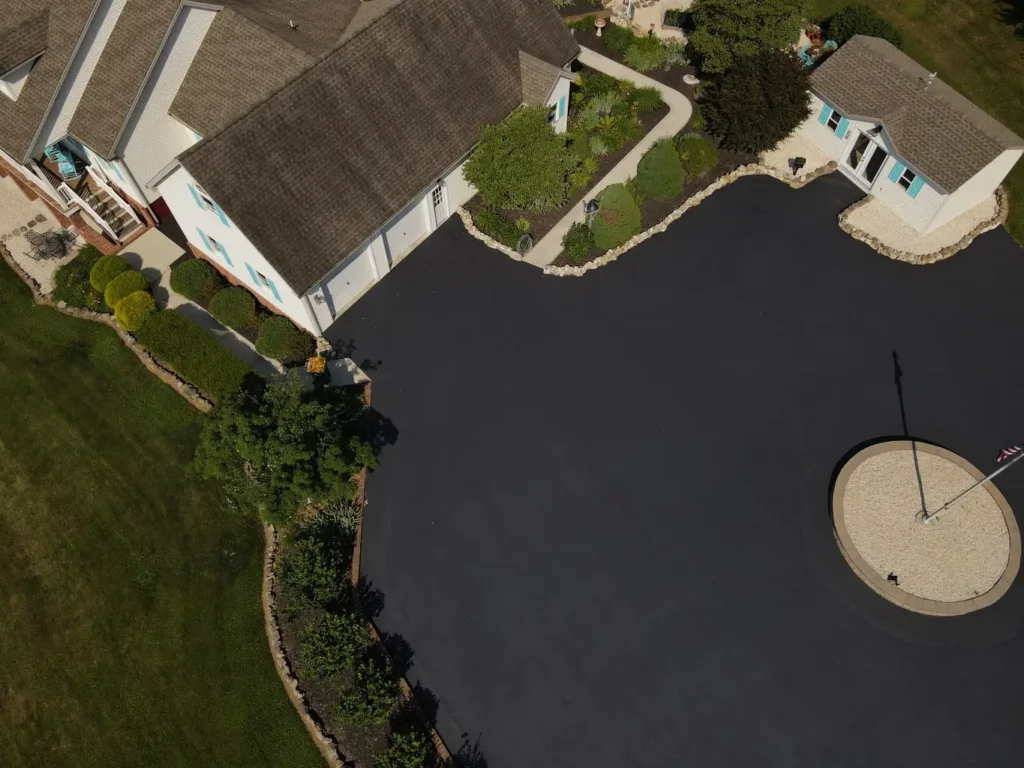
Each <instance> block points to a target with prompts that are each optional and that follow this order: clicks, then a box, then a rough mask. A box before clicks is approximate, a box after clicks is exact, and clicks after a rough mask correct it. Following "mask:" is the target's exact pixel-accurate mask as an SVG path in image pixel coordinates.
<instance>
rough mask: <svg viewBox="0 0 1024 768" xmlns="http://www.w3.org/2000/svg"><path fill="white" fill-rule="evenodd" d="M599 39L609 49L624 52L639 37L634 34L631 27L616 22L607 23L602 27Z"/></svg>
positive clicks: (619, 52)
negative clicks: (602, 30)
mask: <svg viewBox="0 0 1024 768" xmlns="http://www.w3.org/2000/svg"><path fill="white" fill-rule="evenodd" d="M601 39H602V40H604V46H605V48H607V49H608V50H609V51H615V52H616V53H618V54H625V53H626V51H627V50H629V47H630V46H631V45H633V44H634V43H636V41H637V40H639V39H641V38H638V37H637V36H636V35H634V34H633V30H631V29H628V28H626V27H620V26H619V25H618V24H609V25H608V26H607V27H605V28H604V32H603V33H602V34H601Z"/></svg>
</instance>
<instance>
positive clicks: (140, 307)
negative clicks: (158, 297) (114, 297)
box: [114, 291, 156, 333]
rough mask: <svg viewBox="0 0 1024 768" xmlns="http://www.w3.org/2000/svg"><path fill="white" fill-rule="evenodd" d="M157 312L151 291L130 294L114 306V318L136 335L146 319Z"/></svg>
mask: <svg viewBox="0 0 1024 768" xmlns="http://www.w3.org/2000/svg"><path fill="white" fill-rule="evenodd" d="M154 312H156V302H155V301H153V297H152V296H150V295H149V291H135V292H134V293H129V294H128V295H127V296H125V297H124V298H123V299H121V300H120V301H119V302H117V304H116V305H115V306H114V317H116V318H117V322H118V323H119V324H120V325H121V327H122V328H124V329H125V330H126V331H130V332H131V333H136V332H137V331H138V330H139V329H140V328H142V325H143V323H145V322H146V318H148V317H149V316H150V315H152V314H153V313H154Z"/></svg>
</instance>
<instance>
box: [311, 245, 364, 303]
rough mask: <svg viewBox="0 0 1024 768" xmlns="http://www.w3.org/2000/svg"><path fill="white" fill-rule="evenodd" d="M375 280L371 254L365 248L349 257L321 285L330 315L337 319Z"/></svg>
mask: <svg viewBox="0 0 1024 768" xmlns="http://www.w3.org/2000/svg"><path fill="white" fill-rule="evenodd" d="M375 279H376V278H375V277H374V275H373V254H372V253H371V251H370V249H369V248H367V249H366V250H365V251H363V252H362V253H357V254H355V255H354V256H350V257H349V259H348V260H347V261H346V262H345V263H344V264H342V266H341V268H340V269H339V270H338V271H337V272H335V273H334V274H333V275H332V276H331V277H329V278H328V279H327V281H326V282H325V283H324V284H323V286H324V296H325V297H326V298H327V303H328V306H329V308H330V310H331V314H332V315H334V316H335V317H337V315H338V313H339V312H341V311H342V310H344V309H345V308H346V307H347V306H348V305H349V304H351V303H352V302H353V301H355V299H356V297H357V296H358V295H359V294H360V293H362V292H363V291H364V290H366V289H367V288H369V287H370V285H371V284H372V283H373V281H374V280H375Z"/></svg>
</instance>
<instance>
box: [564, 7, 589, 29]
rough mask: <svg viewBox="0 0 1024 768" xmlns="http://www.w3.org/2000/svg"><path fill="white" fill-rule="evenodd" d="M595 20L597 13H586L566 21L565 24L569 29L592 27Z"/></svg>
mask: <svg viewBox="0 0 1024 768" xmlns="http://www.w3.org/2000/svg"><path fill="white" fill-rule="evenodd" d="M556 7H557V5H556ZM595 21H597V14H596V13H588V14H587V15H586V16H582V17H580V18H578V19H576V20H575V21H569V22H566V26H567V27H569V29H593V28H594V22H595Z"/></svg>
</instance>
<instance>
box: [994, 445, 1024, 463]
mask: <svg viewBox="0 0 1024 768" xmlns="http://www.w3.org/2000/svg"><path fill="white" fill-rule="evenodd" d="M1021 451H1024V445H1011V446H1010V447H1009V448H1003V450H1001V451H1000V452H999V455H998V456H996V461H997V462H999V461H1006V459H1009V458H1011V457H1013V456H1016V455H1017V454H1018V453H1020V452H1021Z"/></svg>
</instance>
